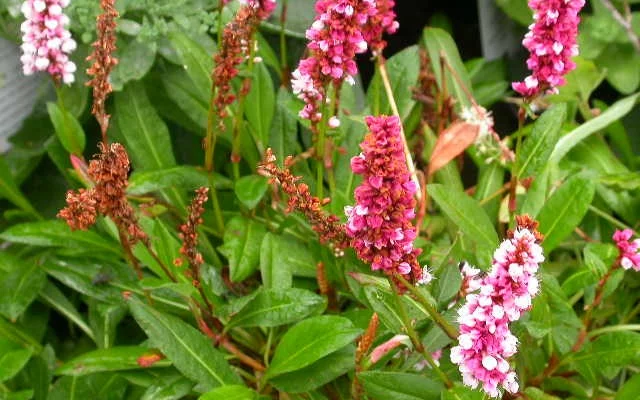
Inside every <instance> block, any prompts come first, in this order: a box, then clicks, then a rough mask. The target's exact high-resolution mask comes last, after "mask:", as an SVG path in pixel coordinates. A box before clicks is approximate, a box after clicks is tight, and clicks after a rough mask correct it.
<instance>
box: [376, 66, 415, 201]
mask: <svg viewBox="0 0 640 400" xmlns="http://www.w3.org/2000/svg"><path fill="white" fill-rule="evenodd" d="M376 61H377V62H376V65H377V67H378V72H379V73H380V80H381V81H382V84H383V85H384V90H385V92H386V93H387V100H388V101H389V105H390V106H391V111H392V112H393V115H395V116H396V117H398V119H399V120H400V137H401V138H402V146H403V147H404V156H405V159H406V163H407V168H408V169H409V173H410V174H411V180H413V181H414V182H415V184H416V187H417V188H418V190H417V191H416V194H415V195H416V198H417V199H418V200H420V198H421V197H422V190H420V181H419V180H418V175H417V173H416V167H415V165H414V164H413V158H412V157H411V150H410V149H409V144H408V143H407V138H406V135H405V132H404V126H403V124H402V118H401V117H400V111H399V110H398V105H397V104H396V100H395V98H394V96H393V89H392V88H391V81H390V80H389V74H388V73H387V67H386V65H385V61H384V58H383V57H382V56H378V57H377V59H376Z"/></svg>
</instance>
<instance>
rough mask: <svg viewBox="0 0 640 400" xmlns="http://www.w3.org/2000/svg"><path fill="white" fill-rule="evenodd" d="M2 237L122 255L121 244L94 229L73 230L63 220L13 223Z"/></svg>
mask: <svg viewBox="0 0 640 400" xmlns="http://www.w3.org/2000/svg"><path fill="white" fill-rule="evenodd" d="M0 239H2V240H6V241H8V242H14V243H22V244H27V245H31V246H43V247H66V248H70V249H77V248H83V249H85V250H91V249H93V250H98V251H101V252H106V253H108V254H114V255H120V246H119V245H117V244H116V243H115V242H113V241H111V240H109V239H106V238H104V237H102V236H100V235H99V234H97V233H95V232H93V231H72V230H71V229H70V228H69V227H68V226H67V224H65V223H64V222H62V221H54V220H49V221H42V222H27V223H23V224H17V225H13V226H12V227H10V228H9V229H7V230H6V231H4V232H2V234H0Z"/></svg>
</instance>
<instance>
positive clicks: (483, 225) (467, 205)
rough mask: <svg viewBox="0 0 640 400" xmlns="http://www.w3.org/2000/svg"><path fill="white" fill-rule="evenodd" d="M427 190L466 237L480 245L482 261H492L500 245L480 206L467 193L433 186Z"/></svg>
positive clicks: (447, 187)
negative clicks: (494, 251) (492, 255)
mask: <svg viewBox="0 0 640 400" xmlns="http://www.w3.org/2000/svg"><path fill="white" fill-rule="evenodd" d="M427 190H428V191H429V194H430V195H431V196H432V197H433V199H434V200H435V201H436V203H438V206H440V209H442V212H444V214H445V215H446V216H447V217H448V218H449V219H450V220H451V221H453V223H454V224H456V225H457V226H458V228H460V230H461V231H462V233H464V234H465V236H466V237H468V238H469V239H470V240H472V241H474V242H476V243H477V244H478V254H479V258H480V260H481V261H487V260H491V253H492V252H493V249H494V248H495V247H496V246H497V245H498V234H497V233H496V230H495V228H494V227H493V224H492V223H491V221H490V220H489V217H488V216H487V213H486V212H485V211H484V209H483V208H482V207H481V206H480V204H479V203H478V202H477V201H476V200H474V199H472V198H471V197H469V196H467V194H466V193H464V192H461V191H458V190H456V189H454V188H451V187H449V186H444V185H440V184H431V185H428V186H427ZM487 265H488V263H487Z"/></svg>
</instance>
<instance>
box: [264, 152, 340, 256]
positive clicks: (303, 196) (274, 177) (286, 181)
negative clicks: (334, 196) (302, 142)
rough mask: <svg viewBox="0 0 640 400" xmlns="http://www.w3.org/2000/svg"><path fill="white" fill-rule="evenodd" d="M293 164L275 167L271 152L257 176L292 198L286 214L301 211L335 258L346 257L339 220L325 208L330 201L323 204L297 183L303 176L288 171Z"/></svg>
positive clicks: (307, 189) (303, 184) (301, 184)
mask: <svg viewBox="0 0 640 400" xmlns="http://www.w3.org/2000/svg"><path fill="white" fill-rule="evenodd" d="M290 162H291V158H290V157H288V158H287V159H286V160H285V162H284V163H285V168H279V167H278V166H277V165H276V157H275V155H274V154H273V151H272V150H271V149H270V148H269V149H267V150H266V151H265V156H264V159H263V161H262V162H261V163H260V164H259V165H258V172H259V173H260V174H261V175H263V176H266V177H268V178H270V179H271V182H272V183H276V184H278V185H280V187H281V188H282V191H283V192H285V193H286V194H287V195H288V196H289V200H288V203H287V209H286V212H292V211H300V212H301V213H302V214H304V216H305V217H306V218H307V220H308V221H309V223H310V224H311V227H312V228H313V230H314V231H315V232H317V233H318V236H319V237H320V243H328V244H329V245H330V246H331V247H332V248H333V251H334V253H335V255H336V256H342V255H344V249H345V248H346V247H347V246H348V242H349V240H348V238H347V236H346V234H345V229H344V226H342V224H340V220H339V219H338V217H336V216H335V215H333V214H327V213H325V212H324V211H323V210H322V206H323V205H325V204H327V203H328V202H329V199H324V200H320V199H319V198H317V197H315V196H312V195H311V193H310V192H309V186H307V185H306V184H305V183H298V181H299V180H300V179H301V177H300V176H295V175H293V174H292V173H291V171H290V170H289V168H288V167H287V166H288V165H289V164H290Z"/></svg>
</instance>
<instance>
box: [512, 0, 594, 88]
mask: <svg viewBox="0 0 640 400" xmlns="http://www.w3.org/2000/svg"><path fill="white" fill-rule="evenodd" d="M584 4H585V0H529V7H530V8H531V9H533V10H534V15H533V18H534V20H535V22H534V23H533V24H532V25H531V26H530V27H529V29H530V30H529V32H528V33H527V34H526V35H525V37H524V40H523V41H522V44H523V45H524V47H526V48H527V50H529V52H530V56H529V59H528V60H527V67H528V68H529V70H531V71H532V74H531V75H530V76H528V77H527V78H526V79H525V80H524V81H523V82H514V83H513V89H514V90H516V91H517V92H518V93H520V94H521V95H523V96H526V97H532V96H535V95H537V94H539V93H540V92H542V91H543V90H548V91H550V92H555V91H557V89H556V88H557V87H558V86H562V85H564V83H565V78H564V75H566V74H567V73H569V72H570V71H572V70H573V69H575V67H576V64H575V63H574V62H573V61H572V60H571V57H573V56H576V55H577V54H578V45H577V42H576V40H577V37H578V24H579V23H580V17H578V13H579V12H580V10H581V9H582V7H583V6H584Z"/></svg>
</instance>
